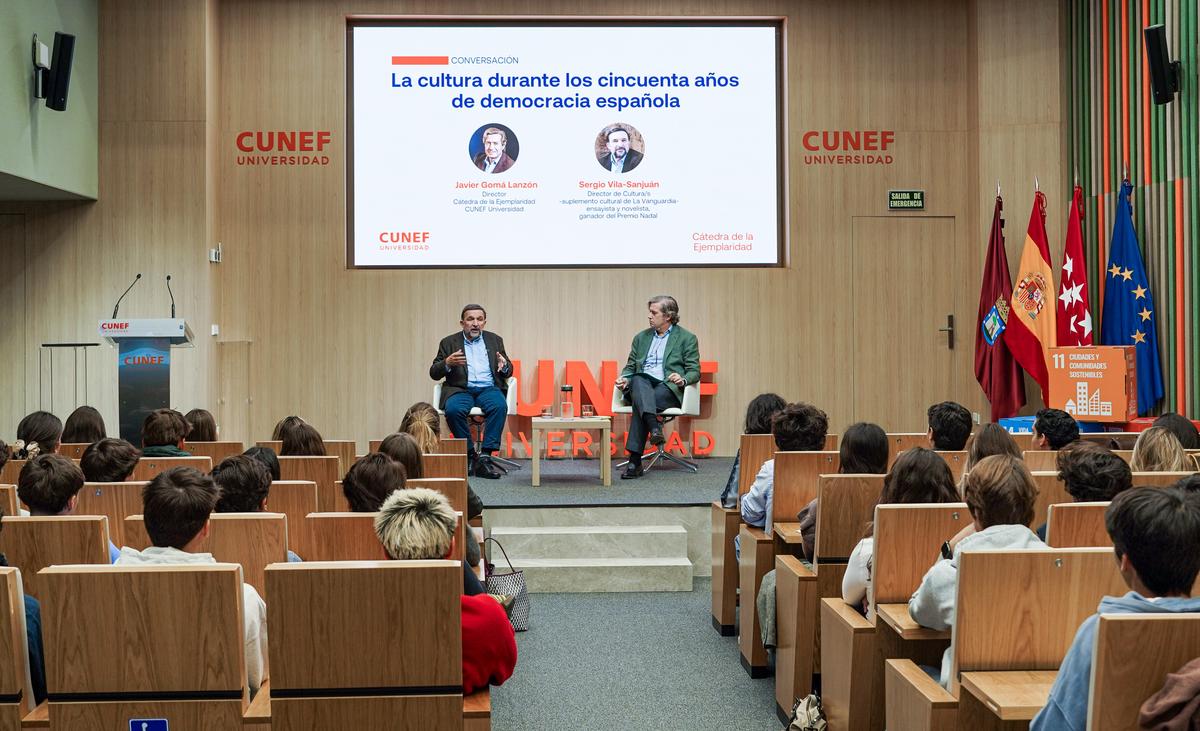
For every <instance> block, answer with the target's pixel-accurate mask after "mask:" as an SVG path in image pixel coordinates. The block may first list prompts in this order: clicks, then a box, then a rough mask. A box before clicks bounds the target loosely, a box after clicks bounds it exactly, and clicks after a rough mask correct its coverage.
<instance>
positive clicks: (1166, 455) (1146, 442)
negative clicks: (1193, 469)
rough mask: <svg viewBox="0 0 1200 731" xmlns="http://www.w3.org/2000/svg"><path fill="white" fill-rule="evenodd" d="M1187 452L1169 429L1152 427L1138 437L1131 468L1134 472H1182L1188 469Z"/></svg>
mask: <svg viewBox="0 0 1200 731" xmlns="http://www.w3.org/2000/svg"><path fill="white" fill-rule="evenodd" d="M1187 465H1188V458H1187V452H1185V451H1183V445H1182V444H1180V443H1179V439H1178V438H1177V437H1176V436H1175V435H1174V434H1172V433H1171V431H1170V430H1169V429H1166V428H1164V427H1161V426H1152V427H1150V428H1149V429H1147V430H1146V431H1144V432H1142V433H1141V434H1139V435H1138V438H1137V442H1135V443H1134V445H1133V458H1132V459H1130V460H1129V467H1130V469H1132V470H1133V471H1134V472H1182V471H1183V470H1185V469H1187V468H1188V467H1187Z"/></svg>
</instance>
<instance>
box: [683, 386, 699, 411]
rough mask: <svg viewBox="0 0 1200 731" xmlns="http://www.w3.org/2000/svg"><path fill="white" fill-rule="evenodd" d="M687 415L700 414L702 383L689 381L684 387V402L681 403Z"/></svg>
mask: <svg viewBox="0 0 1200 731" xmlns="http://www.w3.org/2000/svg"><path fill="white" fill-rule="evenodd" d="M679 408H680V410H681V411H682V412H683V413H684V415H685V416H699V415H700V384H699V383H689V384H688V385H686V386H684V387H683V403H681V404H680V405H679Z"/></svg>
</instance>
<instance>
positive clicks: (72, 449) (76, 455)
mask: <svg viewBox="0 0 1200 731" xmlns="http://www.w3.org/2000/svg"><path fill="white" fill-rule="evenodd" d="M90 446H92V443H91V442H64V443H61V444H59V445H58V453H59V454H61V455H62V456H64V457H66V458H67V459H82V458H83V453H84V452H85V451H86V450H87V448H88V447H90Z"/></svg>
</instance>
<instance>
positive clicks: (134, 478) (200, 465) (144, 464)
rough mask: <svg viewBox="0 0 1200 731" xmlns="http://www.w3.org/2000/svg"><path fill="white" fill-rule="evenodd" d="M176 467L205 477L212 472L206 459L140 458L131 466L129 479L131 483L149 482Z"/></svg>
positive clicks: (210, 464) (210, 463)
mask: <svg viewBox="0 0 1200 731" xmlns="http://www.w3.org/2000/svg"><path fill="white" fill-rule="evenodd" d="M176 467H191V468H193V469H197V470H200V471H201V472H203V473H204V474H206V475H207V474H208V473H209V472H212V460H211V459H209V458H208V457H142V458H141V459H139V460H138V461H137V464H135V465H134V466H133V474H131V475H130V476H129V479H130V481H131V482H149V481H150V480H153V479H154V478H155V477H157V476H158V475H159V474H161V473H163V472H166V471H167V470H170V469H174V468H176Z"/></svg>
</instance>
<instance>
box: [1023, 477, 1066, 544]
mask: <svg viewBox="0 0 1200 731" xmlns="http://www.w3.org/2000/svg"><path fill="white" fill-rule="evenodd" d="M1029 474H1030V476H1031V477H1033V484H1034V485H1036V486H1037V490H1038V494H1037V497H1036V498H1035V499H1034V501H1033V522H1031V523H1030V527H1032V528H1033V529H1034V530H1037V528H1038V526H1040V525H1041V524H1042V523H1045V522H1046V519H1047V517H1048V516H1049V514H1050V506H1051V505H1058V504H1062V503H1069V502H1072V501H1073V500H1074V498H1072V497H1071V493H1069V492H1067V485H1066V483H1065V482H1063V481H1062V480H1060V479H1058V472H1057V471H1054V470H1038V471H1031V472H1030V473H1029Z"/></svg>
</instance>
